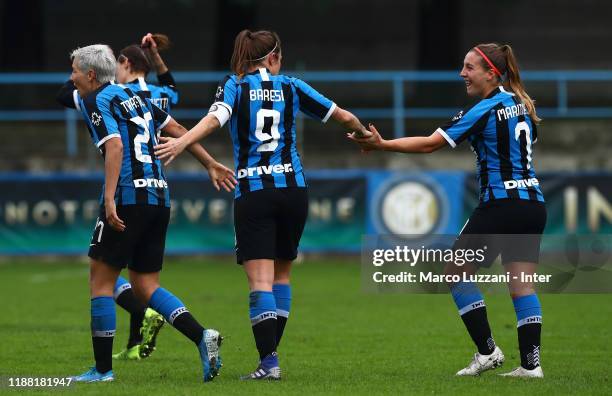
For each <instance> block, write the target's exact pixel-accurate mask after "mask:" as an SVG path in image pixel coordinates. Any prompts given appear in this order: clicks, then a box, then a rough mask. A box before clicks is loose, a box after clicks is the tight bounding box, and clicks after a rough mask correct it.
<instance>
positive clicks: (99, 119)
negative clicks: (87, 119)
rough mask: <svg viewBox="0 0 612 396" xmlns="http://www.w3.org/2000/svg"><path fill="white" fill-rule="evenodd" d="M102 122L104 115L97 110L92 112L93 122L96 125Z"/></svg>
mask: <svg viewBox="0 0 612 396" xmlns="http://www.w3.org/2000/svg"><path fill="white" fill-rule="evenodd" d="M101 122H102V116H101V115H100V114H98V113H96V112H95V111H94V112H93V113H91V123H92V124H94V125H95V126H100V123H101Z"/></svg>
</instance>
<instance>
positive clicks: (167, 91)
mask: <svg viewBox="0 0 612 396" xmlns="http://www.w3.org/2000/svg"><path fill="white" fill-rule="evenodd" d="M169 47H170V39H169V38H168V36H166V35H164V34H160V33H155V34H151V33H147V34H146V35H144V36H143V37H142V39H141V44H133V45H129V46H127V47H125V48H123V49H122V50H121V51H120V52H119V56H118V57H117V70H116V73H115V78H116V82H117V83H119V84H123V85H124V86H126V87H128V88H129V89H130V90H132V92H134V93H136V94H137V95H138V96H140V97H141V98H142V99H149V100H150V101H151V102H152V103H153V104H155V105H156V106H157V107H159V108H160V109H162V110H164V111H165V112H167V113H170V110H171V106H174V105H176V104H177V103H178V99H179V95H178V91H177V90H176V83H175V82H174V78H173V77H172V74H171V73H170V71H169V69H168V67H167V66H166V64H165V63H164V61H163V59H162V57H161V56H160V54H159V51H163V50H166V49H168V48H169ZM152 68H153V69H155V72H156V74H157V81H158V83H159V84H158V85H155V84H151V83H147V82H146V81H145V78H146V77H147V75H148V74H149V72H150V71H151V69H152ZM57 99H58V101H59V102H60V103H61V104H62V105H64V106H66V107H70V108H77V107H78V106H79V100H80V97H79V93H78V90H76V89H75V87H74V84H73V83H72V81H70V80H69V81H68V82H66V84H65V85H64V86H63V87H62V89H61V90H60V91H59V93H58V96H57ZM195 150H196V151H194V152H193V154H194V156H195V157H196V158H197V159H198V160H199V161H200V162H201V163H202V165H203V166H204V167H205V168H206V169H207V171H208V173H209V176H210V178H211V181H212V182H213V185H214V186H215V188H216V189H217V190H219V189H220V187H223V188H224V189H225V190H227V191H230V190H232V189H233V188H234V184H235V183H236V181H235V179H234V175H233V171H231V170H230V169H228V168H226V167H225V166H223V165H222V164H220V163H218V162H216V161H215V160H214V159H213V158H212V157H211V156H210V155H208V153H207V152H206V150H204V149H203V148H201V147H197V148H195ZM113 296H114V298H115V302H116V303H117V304H118V305H119V306H120V307H122V308H123V309H125V310H126V311H127V312H129V313H130V335H129V338H128V342H127V346H126V348H125V349H123V350H122V351H120V352H119V353H117V354H115V355H113V359H118V360H140V359H144V358H147V357H149V356H150V355H151V353H152V352H153V351H154V350H155V344H156V338H157V334H158V333H159V330H160V329H161V328H162V326H163V324H164V318H163V316H162V315H160V314H159V313H157V312H155V310H153V309H151V308H148V307H146V306H145V305H144V304H143V303H142V302H140V301H139V300H138V299H137V298H136V296H135V295H134V293H133V292H132V286H131V284H130V283H129V281H128V280H127V279H125V278H124V277H122V276H119V277H118V278H117V282H116V284H115V289H114V293H113Z"/></svg>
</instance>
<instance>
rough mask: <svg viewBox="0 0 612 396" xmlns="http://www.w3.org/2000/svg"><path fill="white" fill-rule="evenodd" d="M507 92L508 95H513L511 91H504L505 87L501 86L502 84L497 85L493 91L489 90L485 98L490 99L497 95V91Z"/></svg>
mask: <svg viewBox="0 0 612 396" xmlns="http://www.w3.org/2000/svg"><path fill="white" fill-rule="evenodd" d="M501 92H503V93H507V94H508V95H510V96H514V94H513V93H512V92H509V91H506V89H505V88H504V87H503V86H502V85H498V86H497V88H495V89H494V90H493V91H491V93H490V94H488V95H487V97H486V98H485V99H491V98H492V97H493V96H495V95H497V94H498V93H501Z"/></svg>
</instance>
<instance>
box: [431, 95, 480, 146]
mask: <svg viewBox="0 0 612 396" xmlns="http://www.w3.org/2000/svg"><path fill="white" fill-rule="evenodd" d="M490 110H491V105H490V103H489V102H485V101H480V102H478V103H476V104H475V105H474V106H471V107H468V108H466V109H464V110H461V111H460V112H459V113H457V114H456V115H455V116H454V117H453V118H452V119H451V120H450V121H449V122H447V123H446V124H444V125H442V126H441V127H439V128H438V129H436V132H438V133H439V134H441V135H442V136H443V137H444V139H446V141H447V142H448V144H449V145H450V146H451V147H452V148H455V147H457V145H458V144H460V143H461V142H463V141H464V140H465V139H467V138H468V137H469V136H470V135H472V134H474V133H477V132H480V131H482V130H484V129H485V127H486V126H487V121H488V119H489V113H490Z"/></svg>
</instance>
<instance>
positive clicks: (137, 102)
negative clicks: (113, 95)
mask: <svg viewBox="0 0 612 396" xmlns="http://www.w3.org/2000/svg"><path fill="white" fill-rule="evenodd" d="M120 105H121V106H123V109H124V110H125V111H130V110H134V109H137V108H139V107H140V108H143V107H144V106H145V105H144V103H142V99H140V96H138V95H134V96H132V97H131V98H129V99H127V100H124V101H123V102H121V103H120Z"/></svg>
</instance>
